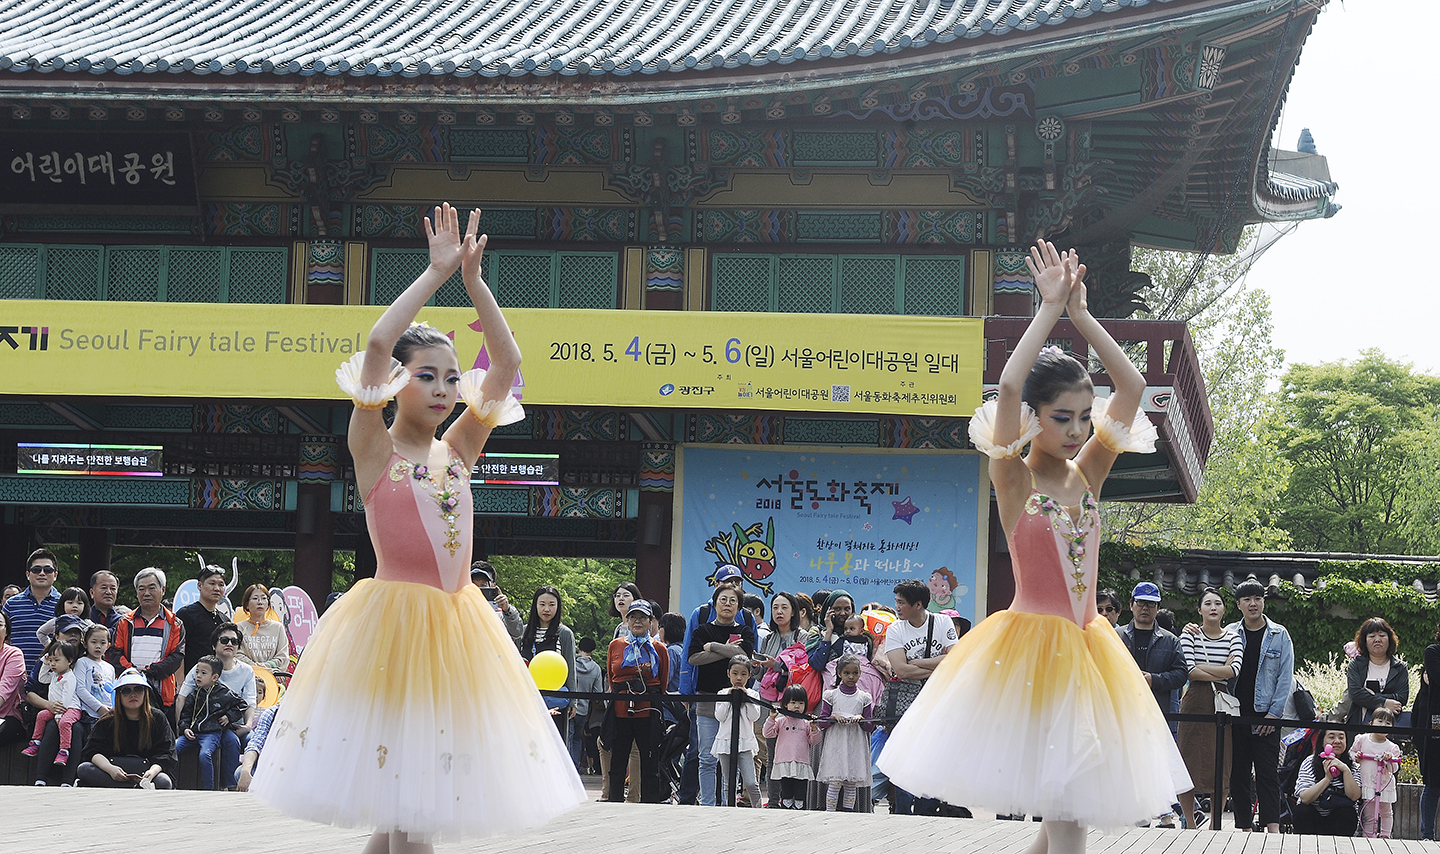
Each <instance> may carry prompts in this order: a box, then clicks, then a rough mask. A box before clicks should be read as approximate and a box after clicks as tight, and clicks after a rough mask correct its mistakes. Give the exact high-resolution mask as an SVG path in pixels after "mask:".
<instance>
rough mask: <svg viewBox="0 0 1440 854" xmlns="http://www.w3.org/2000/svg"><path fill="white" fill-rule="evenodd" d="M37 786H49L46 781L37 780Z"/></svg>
mask: <svg viewBox="0 0 1440 854" xmlns="http://www.w3.org/2000/svg"><path fill="white" fill-rule="evenodd" d="M35 785H37V786H46V785H49V784H48V783H46V782H45V781H44V780H36V781H35Z"/></svg>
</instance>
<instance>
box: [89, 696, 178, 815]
mask: <svg viewBox="0 0 1440 854" xmlns="http://www.w3.org/2000/svg"><path fill="white" fill-rule="evenodd" d="M80 758H81V763H80V767H79V768H78V769H77V770H76V772H75V777H76V783H77V785H81V786H94V787H102V788H112V789H117V788H118V789H137V788H138V789H173V788H175V784H174V782H173V780H174V776H175V771H176V767H177V762H176V758H175V731H174V730H173V729H171V728H170V721H169V720H168V719H167V718H166V717H165V715H164V714H162V713H161V712H160V711H159V710H158V709H156V708H155V707H154V706H152V705H151V704H150V682H149V680H148V679H146V678H145V676H144V675H143V674H142V673H140V671H138V670H135V669H133V668H132V669H130V670H126V671H125V672H124V673H122V674H120V678H119V679H116V680H115V708H113V709H111V710H110V713H109V714H107V715H105V716H104V717H102V718H100V720H99V721H97V722H96V724H95V728H94V729H92V730H91V731H90V738H89V739H88V740H87V741H86V742H85V747H84V749H82V750H81V752H80Z"/></svg>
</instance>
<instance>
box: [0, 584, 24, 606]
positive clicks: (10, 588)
mask: <svg viewBox="0 0 1440 854" xmlns="http://www.w3.org/2000/svg"><path fill="white" fill-rule="evenodd" d="M19 592H20V585H18V584H7V585H5V589H4V592H0V605H3V604H5V600H6V599H9V598H10V597H11V596H14V595H15V594H17V593H19Z"/></svg>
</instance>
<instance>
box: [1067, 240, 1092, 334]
mask: <svg viewBox="0 0 1440 854" xmlns="http://www.w3.org/2000/svg"><path fill="white" fill-rule="evenodd" d="M1065 261H1066V264H1067V265H1068V266H1069V267H1070V269H1071V270H1074V271H1075V278H1074V279H1073V280H1072V281H1071V284H1070V297H1069V298H1068V299H1067V300H1066V301H1065V311H1066V312H1067V313H1068V314H1069V315H1070V316H1071V317H1074V316H1075V315H1077V314H1084V313H1085V312H1087V311H1089V310H1090V309H1089V306H1088V305H1087V303H1086V300H1085V298H1086V290H1085V265H1084V264H1081V263H1080V256H1078V255H1076V254H1075V250H1074V249H1071V250H1070V251H1069V252H1067V253H1066V255H1065Z"/></svg>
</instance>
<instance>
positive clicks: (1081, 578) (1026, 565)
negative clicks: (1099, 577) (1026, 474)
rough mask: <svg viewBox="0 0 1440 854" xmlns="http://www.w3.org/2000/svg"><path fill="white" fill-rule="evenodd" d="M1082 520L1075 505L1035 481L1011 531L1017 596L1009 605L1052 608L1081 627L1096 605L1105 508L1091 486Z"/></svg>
mask: <svg viewBox="0 0 1440 854" xmlns="http://www.w3.org/2000/svg"><path fill="white" fill-rule="evenodd" d="M1079 509H1080V521H1079V522H1078V523H1076V522H1075V521H1074V517H1072V516H1071V515H1070V510H1069V509H1067V508H1066V507H1064V506H1063V505H1061V504H1060V502H1058V501H1056V500H1055V499H1053V498H1051V497H1050V496H1048V495H1046V494H1044V493H1043V492H1040V491H1039V490H1037V489H1034V488H1033V487H1032V488H1031V490H1030V498H1029V499H1027V500H1026V502H1025V510H1024V512H1023V513H1021V514H1020V521H1018V522H1016V523H1015V529H1014V530H1013V531H1011V532H1010V535H1009V541H1010V557H1011V559H1012V560H1013V561H1014V573H1015V599H1014V600H1013V601H1011V603H1010V610H1012V611H1024V612H1027V613H1031V614H1050V615H1053V616H1056V617H1064V618H1066V619H1067V620H1072V621H1074V623H1075V624H1076V625H1078V626H1080V627H1081V628H1084V627H1085V626H1087V625H1089V623H1090V621H1092V620H1094V619H1095V618H1096V617H1097V616H1099V613H1098V612H1097V611H1096V610H1095V575H1096V571H1097V569H1098V566H1099V563H1098V558H1099V552H1100V512H1099V508H1098V506H1097V505H1096V504H1095V498H1094V497H1093V496H1092V495H1091V494H1090V490H1089V489H1086V490H1085V495H1084V497H1083V498H1082V499H1081V500H1080V508H1079Z"/></svg>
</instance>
